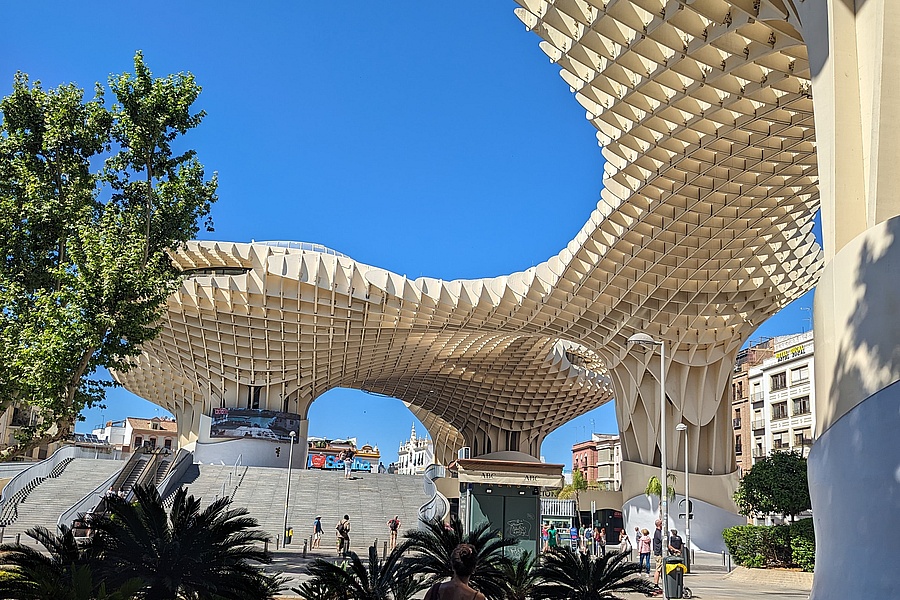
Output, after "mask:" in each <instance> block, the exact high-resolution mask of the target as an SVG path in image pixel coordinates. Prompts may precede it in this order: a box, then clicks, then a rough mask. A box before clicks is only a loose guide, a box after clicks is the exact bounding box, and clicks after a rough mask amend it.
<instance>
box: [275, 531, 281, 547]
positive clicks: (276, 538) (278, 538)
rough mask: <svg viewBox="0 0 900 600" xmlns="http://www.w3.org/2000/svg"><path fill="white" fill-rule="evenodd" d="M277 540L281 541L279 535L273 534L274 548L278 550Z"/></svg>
mask: <svg viewBox="0 0 900 600" xmlns="http://www.w3.org/2000/svg"><path fill="white" fill-rule="evenodd" d="M279 542H281V536H280V535H276V536H275V549H276V550H278V543H279Z"/></svg>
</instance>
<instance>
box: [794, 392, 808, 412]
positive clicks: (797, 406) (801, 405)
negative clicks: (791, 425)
mask: <svg viewBox="0 0 900 600" xmlns="http://www.w3.org/2000/svg"><path fill="white" fill-rule="evenodd" d="M809 412H810V408H809V396H803V397H802V398H794V414H795V415H808V414H809Z"/></svg>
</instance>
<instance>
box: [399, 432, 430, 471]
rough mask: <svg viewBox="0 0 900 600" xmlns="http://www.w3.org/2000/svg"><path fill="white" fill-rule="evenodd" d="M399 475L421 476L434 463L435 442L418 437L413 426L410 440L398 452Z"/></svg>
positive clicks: (426, 437)
mask: <svg viewBox="0 0 900 600" xmlns="http://www.w3.org/2000/svg"><path fill="white" fill-rule="evenodd" d="M397 457H398V458H397V473H398V474H400V475H421V474H423V473H424V472H425V467H427V466H428V465H430V464H431V463H433V462H434V442H432V441H431V440H430V439H428V435H427V434H426V436H425V437H424V438H420V437H418V436H416V426H415V424H413V426H412V431H411V432H410V434H409V439H408V440H406V441H405V442H404V443H402V444H400V449H399V450H398V451H397Z"/></svg>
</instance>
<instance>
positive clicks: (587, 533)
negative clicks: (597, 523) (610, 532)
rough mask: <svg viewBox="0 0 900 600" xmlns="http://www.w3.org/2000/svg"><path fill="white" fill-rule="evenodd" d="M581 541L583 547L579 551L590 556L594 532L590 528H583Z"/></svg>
mask: <svg viewBox="0 0 900 600" xmlns="http://www.w3.org/2000/svg"><path fill="white" fill-rule="evenodd" d="M581 539H582V540H583V544H584V546H583V547H582V549H581V551H582V552H584V553H585V554H587V555H588V556H590V554H591V550H592V549H593V546H594V530H593V529H591V528H590V527H585V528H584V529H582V530H581Z"/></svg>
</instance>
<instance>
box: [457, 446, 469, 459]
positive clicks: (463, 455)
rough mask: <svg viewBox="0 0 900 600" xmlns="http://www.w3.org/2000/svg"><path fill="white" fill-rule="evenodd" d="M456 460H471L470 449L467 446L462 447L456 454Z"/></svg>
mask: <svg viewBox="0 0 900 600" xmlns="http://www.w3.org/2000/svg"><path fill="white" fill-rule="evenodd" d="M456 458H459V459H466V458H472V449H471V448H470V447H468V446H463V447H462V448H460V449H459V451H458V452H457V453H456Z"/></svg>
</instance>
